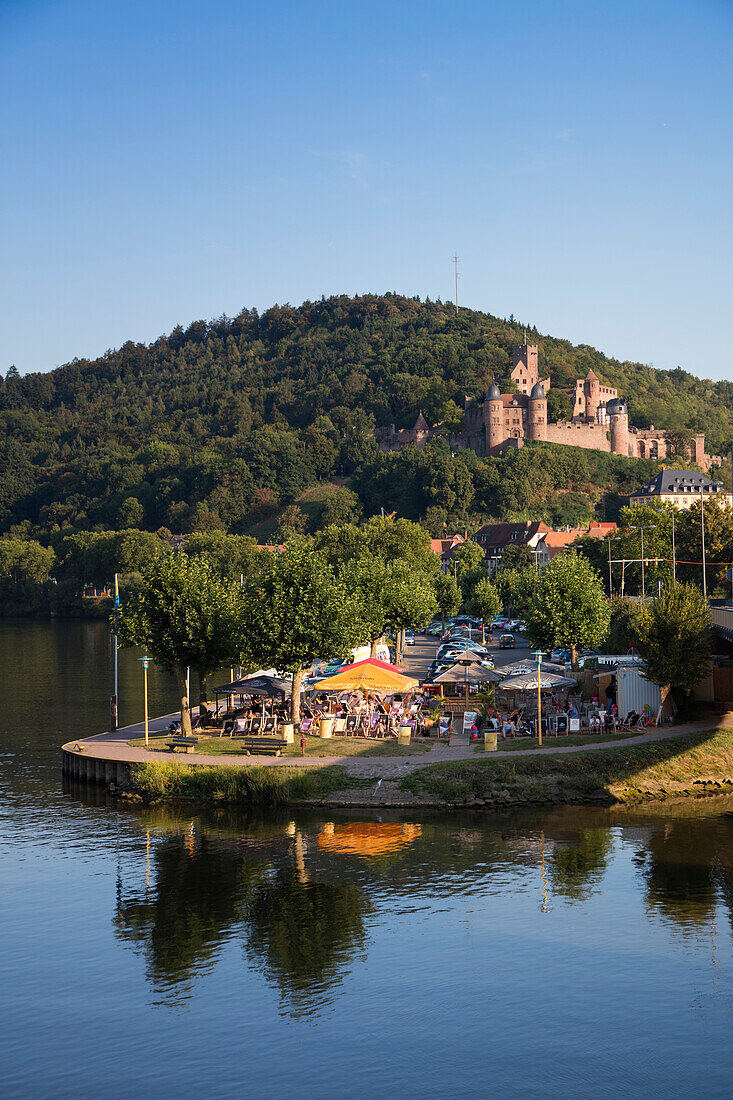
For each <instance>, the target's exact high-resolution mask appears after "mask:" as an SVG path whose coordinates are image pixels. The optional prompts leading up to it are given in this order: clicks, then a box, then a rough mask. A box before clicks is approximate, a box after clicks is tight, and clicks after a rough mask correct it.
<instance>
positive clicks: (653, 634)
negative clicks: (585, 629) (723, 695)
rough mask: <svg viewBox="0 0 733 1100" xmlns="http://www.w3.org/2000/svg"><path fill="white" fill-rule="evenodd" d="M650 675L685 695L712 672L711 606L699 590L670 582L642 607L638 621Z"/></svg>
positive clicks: (661, 684)
mask: <svg viewBox="0 0 733 1100" xmlns="http://www.w3.org/2000/svg"><path fill="white" fill-rule="evenodd" d="M635 626H636V631H637V633H638V636H639V650H640V653H641V656H642V657H643V658H644V660H645V661H646V664H647V676H648V678H649V679H650V680H653V681H654V683H655V684H659V685H660V686H662V687H663V686H665V685H666V684H671V685H672V688H674V689H677V690H678V691H679V692H680V693H681V694H682V695H686V694H688V693H689V692H690V691H691V690H692V688H694V687H695V686H696V685H697V684H699V683H700V681H701V680H704V679H705V677H706V676H707V675H708V674H709V672H710V654H711V652H712V650H711V628H710V608H709V606H708V604H707V602H706V600H704V599H703V596H702V594H701V592H700V591H699V589H697V588H695V587H693V586H692V585H688V584H676V585H671V586H670V587H669V588H666V589H664V590H663V591H662V593H661V594H660V596H659V597H658V598H657V599H655V600H650V601H649V602H648V603H647V604H645V605H644V607H643V608H642V609H641V611H640V612H639V614H638V615H637V617H636V621H635Z"/></svg>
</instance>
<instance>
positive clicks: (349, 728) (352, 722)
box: [346, 714, 359, 737]
mask: <svg viewBox="0 0 733 1100" xmlns="http://www.w3.org/2000/svg"><path fill="white" fill-rule="evenodd" d="M358 728H359V715H358V714H349V715H348V717H347V719H346V733H347V735H349V734H350V735H351V736H352V737H353V736H354V734H355V733H356V731H357V729H358Z"/></svg>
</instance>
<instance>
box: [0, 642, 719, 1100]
mask: <svg viewBox="0 0 733 1100" xmlns="http://www.w3.org/2000/svg"><path fill="white" fill-rule="evenodd" d="M136 658H137V654H135V653H132V652H130V653H125V654H122V655H121V662H120V697H121V714H120V717H121V721H123V722H130V721H134V720H138V719H139V718H140V717H141V695H142V674H141V672H140V666H139V665H138V664H137V662H136ZM111 667H112V666H111V648H110V643H109V638H108V635H107V631H106V629H105V627H104V626H103V625H101V624H81V623H61V622H59V623H50V624H49V623H33V622H10V621H4V622H2V621H0V875H1V878H0V882H1V883H2V891H1V893H0V1021H2V1024H1V1026H0V1067H1V1073H2V1094H3V1096H6V1097H33V1098H38V1097H72V1096H73V1097H75V1098H85V1097H99V1096H101V1095H106V1094H113V1095H116V1096H118V1097H121V1098H127V1097H130V1098H133V1097H135V1098H137V1097H155V1098H156V1100H160V1098H163V1097H169V1096H170V1097H198V1096H200V1095H205V1096H206V1097H207V1098H214V1097H216V1098H218V1097H232V1096H245V1097H267V1098H269V1097H279V1098H282V1097H298V1098H304V1097H343V1096H353V1097H366V1096H369V1097H371V1096H390V1095H397V1096H404V1097H425V1096H430V1097H433V1096H435V1097H473V1096H484V1095H490V1094H498V1095H508V1096H519V1097H524V1096H542V1097H569V1096H572V1097H576V1096H577V1097H580V1096H583V1097H586V1096H617V1095H619V1094H621V1095H626V1096H639V1097H641V1096H645V1097H649V1096H651V1097H656V1096H664V1097H689V1096H691V1095H696V1096H698V1095H701V1096H715V1097H718V1096H721V1097H722V1096H726V1097H727V1096H730V1094H731V1092H732V1091H733V1058H732V1056H731V1053H730V1035H731V1028H732V1027H733V961H732V959H731V942H732V927H733V805H729V804H727V803H724V802H719V801H715V802H713V801H710V802H704V803H695V804H693V805H691V806H688V807H684V806H670V807H669V808H667V809H666V810H659V809H658V808H657V809H655V810H654V811H644V812H639V811H636V812H634V813H626V812H618V811H610V810H605V809H588V808H578V807H560V808H556V809H552V810H548V811H535V810H533V811H526V812H505V813H502V814H496V813H492V814H486V815H480V816H477V815H467V814H466V815H439V814H428V813H425V814H396V813H391V814H390V813H384V814H382V815H375V814H369V813H365V812H363V811H359V812H351V813H346V812H344V811H338V810H333V811H320V810H319V811H317V812H315V811H301V810H288V811H286V812H277V813H268V814H263V813H257V814H255V813H247V812H244V811H241V812H232V811H230V810H226V809H222V810H218V811H217V810H211V811H209V812H204V813H202V812H199V811H198V810H197V809H193V808H192V809H165V808H161V807H154V808H150V809H147V810H146V809H141V808H126V807H121V806H119V805H118V804H116V803H115V802H114V801H113V800H112V799H111V798H110V797H109V796H107V795H106V794H105V793H104V792H100V791H98V790H94V789H88V788H79V787H73V786H68V785H66V786H65V784H64V782H63V781H62V777H61V768H60V757H59V751H58V749H59V745H60V743H61V741H62V740H68V739H69V738H72V737H75V736H79V735H83V734H88V733H91V732H94V731H96V730H98V729H101V728H104V727H105V725H106V719H107V713H108V696H109V693H110V690H111ZM150 697H151V711H152V712H153V713H159V712H162V711H165V710H168V709H171V708H172V707H173V705H174V699H175V693H174V687H173V684H172V683H171V682H170V681H169V680H168V678H167V677H165V676H164V675H162V674H161V673H159V672H157V671H153V672H152V674H151V689H150Z"/></svg>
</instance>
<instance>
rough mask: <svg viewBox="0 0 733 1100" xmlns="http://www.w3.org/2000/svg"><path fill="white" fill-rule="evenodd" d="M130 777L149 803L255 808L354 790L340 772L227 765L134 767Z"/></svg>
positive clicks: (178, 763) (176, 762) (152, 763)
mask: <svg viewBox="0 0 733 1100" xmlns="http://www.w3.org/2000/svg"><path fill="white" fill-rule="evenodd" d="M130 777H131V780H132V784H133V787H134V789H135V790H136V792H137V793H138V794H140V795H142V796H143V798H150V799H157V798H164V799H166V798H171V799H177V798H178V799H193V800H195V801H199V802H218V803H227V802H231V803H237V802H241V803H248V804H250V805H255V806H284V805H286V804H287V803H290V802H301V801H304V800H309V799H319V798H324V797H325V796H326V795H328V794H331V793H332V792H333V791H340V790H345V789H347V788H349V787H350V786H352V785H353V784H352V781H351V780H350V779H349V777H348V776H346V775H345V774H344V771H343V768H339V767H325V768H268V767H257V766H255V767H251V768H250V767H243V768H239V767H237V768H235V767H231V766H228V765H226V764H219V765H208V764H184V763H183V762H182V761H179V760H150V761H145V762H144V763H140V764H132V765H131V767H130Z"/></svg>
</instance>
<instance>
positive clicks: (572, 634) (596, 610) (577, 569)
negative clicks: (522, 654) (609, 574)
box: [526, 550, 610, 665]
mask: <svg viewBox="0 0 733 1100" xmlns="http://www.w3.org/2000/svg"><path fill="white" fill-rule="evenodd" d="M526 619H527V628H528V631H529V636H530V640H531V642H532V645H533V646H536V647H537V648H541V649H553V648H554V647H555V646H568V647H569V648H570V649H571V651H572V661H573V665H575V664H576V663H577V650H578V648H579V647H591V646H596V645H599V644H600V643H601V642H602V641H603V639H604V638H605V637H606V635H607V634H608V624H609V621H610V609H609V605H608V600H607V599H606V597H605V596H604V594H603V585H602V583H601V578H600V577H599V576H598V574H597V573H596V572H595V570H594V569H593V568H592V567H591V566H590V564H589V562H588V561H587V559H586V558H584V557H582V555H580V554H578V553H576V552H575V551H574V550H567V551H565V552H564V553H562V554H557V555H556V557H555V558H553V560H552V562H551V563H550V564H549V565H548V566H547V568H546V569H545V570H544V571H543V572H542V573H541V574H540V579H539V582H538V585H537V589H536V591H535V593H534V595H533V597H532V601H531V603H530V605H529V607H528V609H527V615H526Z"/></svg>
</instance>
